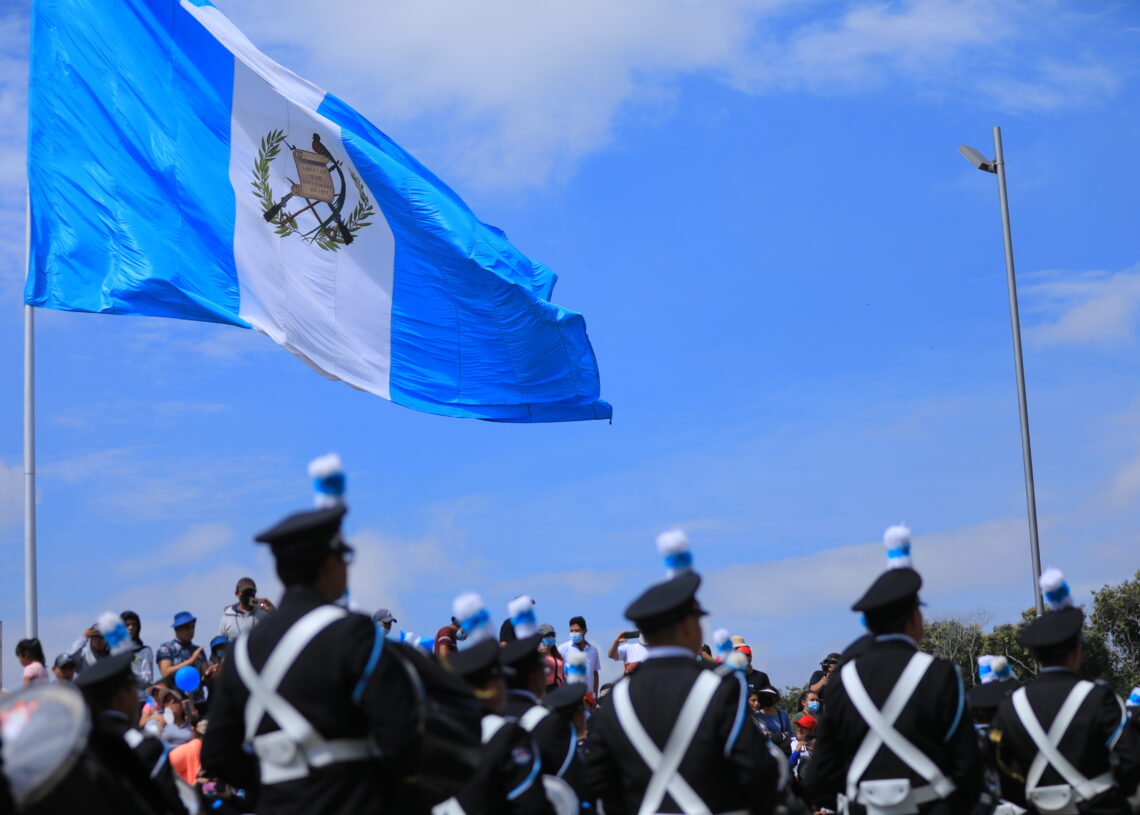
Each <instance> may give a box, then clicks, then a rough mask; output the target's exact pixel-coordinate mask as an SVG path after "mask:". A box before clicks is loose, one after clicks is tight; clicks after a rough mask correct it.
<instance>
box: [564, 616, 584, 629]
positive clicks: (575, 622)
mask: <svg viewBox="0 0 1140 815" xmlns="http://www.w3.org/2000/svg"><path fill="white" fill-rule="evenodd" d="M567 625H580V626H582V630H583V631H589V630H590V629H588V628H587V627H586V618H585V617H582V616H577V617H571V618H570V622H568V623H567Z"/></svg>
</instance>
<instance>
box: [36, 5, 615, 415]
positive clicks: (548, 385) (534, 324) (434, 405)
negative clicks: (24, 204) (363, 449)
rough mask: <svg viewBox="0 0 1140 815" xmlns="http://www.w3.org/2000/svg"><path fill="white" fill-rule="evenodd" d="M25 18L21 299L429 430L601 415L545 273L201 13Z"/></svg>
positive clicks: (209, 11)
mask: <svg viewBox="0 0 1140 815" xmlns="http://www.w3.org/2000/svg"><path fill="white" fill-rule="evenodd" d="M318 5H319V4H318ZM32 17H33V19H32V45H31V84H30V98H29V103H28V110H29V115H28V119H29V123H28V187H29V195H30V221H31V236H30V255H29V270H28V280H27V286H26V290H25V294H24V298H25V302H26V303H28V304H30V305H33V306H42V307H45V308H56V309H65V310H70V311H88V312H98V313H108V314H144V315H152V316H159V317H177V318H181V319H185V320H204V321H208V322H217V323H228V324H231V325H235V326H242V327H247V328H255V329H257V330H258V331H261V332H264V333H265V334H268V335H269V336H270V337H271V338H273V340H274V341H276V342H277V343H279V344H281V345H283V346H285V347H286V348H288V349H289V350H290V351H292V352H293V353H294V354H296V355H297V356H298V357H300V358H301V359H302V360H304V361H305V362H306V363H308V364H309V365H310V366H311V367H313V368H314V369H315V370H317V371H319V372H320V373H321V374H323V375H324V376H327V377H329V378H331V379H339V380H342V381H344V382H347V383H348V384H349V385H352V386H353V387H356V388H360V389H362V390H366V391H369V392H371V393H374V394H376V395H378V396H382V397H384V398H385V399H390V400H392V401H393V402H396V403H398V404H401V405H405V406H407V407H411V408H416V409H417V410H423V411H428V412H430V413H438V414H443V415H446V416H467V417H477V418H481V419H494V420H500V421H518V422H543V421H568V420H575V419H607V418H609V417H610V415H611V409H610V406H609V405H608V404H607V403H605V402H603V401H601V399H600V398H599V383H598V368H597V362H596V360H595V358H594V352H593V349H592V348H591V347H590V341H589V339H588V338H587V336H586V326H585V322H584V321H583V319H582V317H581V315H579V314H576V313H574V312H571V311H567V310H566V309H563V308H559V307H558V306H556V305H554V304H553V303H551V302H550V296H551V292H552V290H553V288H554V282H555V279H556V278H555V275H554V273H553V272H551V271H550V270H549V269H547V268H546V267H545V266H543V265H541V264H539V263H536V262H534V261H532V260H530V259H529V258H527V257H526V256H525V255H523V254H522V252H520V251H519V250H518V249H516V248H515V247H514V246H513V245H511V243H510V242H509V241H508V240H507V238H506V236H505V235H504V234H503V233H502V232H501V231H499V230H498V229H496V228H494V227H492V226H488V225H487V224H484V223H482V222H480V221H479V220H478V219H477V218H476V217H475V215H474V214H472V212H471V210H470V209H468V208H467V206H466V204H464V203H463V201H462V200H460V199H459V197H458V196H457V195H456V194H455V193H454V192H452V191H451V189H450V188H448V187H447V186H446V185H445V184H444V183H443V182H442V181H440V180H439V179H438V178H436V177H435V176H434V175H433V174H432V173H431V172H430V171H428V170H427V169H426V168H425V167H423V166H422V165H421V164H420V163H419V162H418V161H416V160H415V159H414V158H413V157H412V156H410V155H409V154H408V153H406V152H405V151H404V150H402V149H401V148H400V147H399V146H397V145H396V144H395V143H393V142H392V141H391V140H390V139H389V138H388V137H387V136H385V135H384V134H383V133H382V132H381V131H380V130H379V129H377V128H376V127H375V126H374V125H373V124H372V123H370V122H369V121H368V120H366V119H365V118H364V117H363V116H361V115H360V114H359V113H357V112H356V111H355V110H353V109H352V108H351V107H349V106H348V105H347V104H345V103H344V102H342V101H341V100H340V99H338V98H336V97H335V96H333V95H332V94H331V93H326V92H325V91H323V90H321V89H320V88H318V87H316V86H315V85H313V84H312V83H310V82H307V81H306V80H304V79H302V78H300V77H298V76H297V75H296V74H293V73H292V72H290V71H288V70H287V69H285V68H283V67H282V66H280V65H278V64H277V63H275V62H273V61H272V60H271V59H269V58H268V57H266V56H265V55H264V54H262V53H261V52H259V51H258V50H257V49H256V48H254V46H253V45H252V44H251V43H250V41H249V40H248V39H246V37H245V36H244V35H243V34H242V33H241V32H240V31H238V30H237V29H236V28H235V27H234V26H233V24H232V23H230V21H229V20H227V19H226V18H225V17H224V16H223V15H222V14H221V13H220V12H219V11H218V9H216V8H214V7H213V6H212V5H211V4H210V3H209V2H206V0H182V2H181V3H179V2H177V0H36V2H34V3H33V4H32Z"/></svg>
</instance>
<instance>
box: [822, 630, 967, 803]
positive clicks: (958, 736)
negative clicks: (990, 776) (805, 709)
mask: <svg viewBox="0 0 1140 815" xmlns="http://www.w3.org/2000/svg"><path fill="white" fill-rule="evenodd" d="M862 646H863V650H862V651H861V653H858V654H857V655H856V656H854V657H853V660H852V661H853V662H854V664H855V668H856V670H858V672H859V678H860V680H861V681H862V683H863V687H864V688H865V689H866V691H867V695H868V696H869V697H870V698H871V701H872V702H874V703H875V706H876V707H878V708H880V709H881V708H882V706H883V705H884V704H886V701H887V696H889V695H890V692H891V691H892V690H893V689H894V687H895V682H896V681H897V680H898V678H899V675H900V674H901V673H902V672H903V669H904V668H905V667H906V665H907V662H909V660H910V658H911V656H912V655H913V654H914V653H915V646H914V645H913V643H911V642H910V641H909V640H904V639H894V638H890V639H883V638H877V639H875V640H874V641H873V642H872V641H870V640H867V641H864V642H863V643H862ZM894 726H895V729H896V730H897V731H898V732H899V733H901V734H902V735H903V736H905V737H906V739H907V740H908V741H910V743H911V744H913V745H914V746H915V747H917V748H918V749H919V750H921V751H922V752H923V753H925V754H926V755H927V756H929V757H930V758H931V759H932V760H933V761H934V763H935V764H937V765H938V767H939V768H940V769H941V770H942V772H943V773H945V774H946V775H947V776H948V777H949V778H950V779H951V780H952V781H953V782H954V784H955V786H956V787H957V790H956V792H955V793H954V794H953V795H951V796H950V797H949V798H948V799H946V800H944V801H934V802H932V803H929V804H925V805H923V806H922V807H920V811H922V812H923V813H951V812H969V811H970V809H971V807H973V805H974V804H975V803H976V802H977V800H978V796H979V794H980V793H981V789H982V764H981V757H980V755H979V752H978V740H977V737H976V736H975V734H974V728H973V725H972V723H971V720H970V715H969V712H968V711H967V710H966V698H965V691H964V689H963V687H962V678H961V676H960V675H959V674H958V671H957V669H956V668H955V667H954V664H953V663H952V662H950V661H949V660H945V659H940V658H935V660H934V663H933V664H932V665H931V666H930V667H929V668H928V669H927V671H926V674H925V675H924V676H923V678H922V683H921V684H920V685H919V686H918V688H917V689H916V690H915V692H914V695H913V696H911V698H910V701H908V702H907V704H906V706H905V707H904V708H903V710H902V713H901V715H900V716H899V717H898V719H897V720H896V721H895V725H894ZM867 732H868V727H867V725H866V723H865V722H864V721H863V718H862V716H860V715H859V713H858V712H857V711H856V710H855V706H854V705H853V704H852V703H851V699H850V697H849V696H848V695H847V689H846V688H845V687H844V686H843V676H842V673H840V672H836V673H834V674H832V676H831V679H829V680H828V683H827V709H826V712H825V713H824V715H823V717H822V719H821V721H820V723H819V727H818V735H817V737H816V744H815V755H814V756H813V758H812V761H811V763H810V764H809V765H808V766H807V768H806V769H805V772H804V773H803V774H802V775H801V780H802V782H803V787H804V792H805V794H806V796H807V798H808V800H809V801H810V802H811V803H813V804H815V805H816V806H823V807H827V808H829V809H834V808H835V797H836V795H837V794H840V793H845V791H846V787H847V768H848V766H849V765H850V764H851V761H852V759H854V758H855V753H856V752H858V750H859V747H860V745H861V744H862V743H863V737H864V736H866V735H867ZM887 778H908V779H910V781H911V784H912V786H913V787H916V788H917V787H923V786H926V783H927V782H926V781H925V779H923V778H922V776H920V775H919V774H918V773H916V772H915V771H914V770H912V769H910V768H909V767H908V766H907V765H906V764H904V763H903V761H902V760H901V759H899V758H898V757H897V756H896V755H895V754H894V753H893V752H891V751H890V750H889V749H888V748H886V747H884V746H880V747H879V750H878V752H877V753H876V754H875V756H874V758H872V759H871V763H870V765H869V766H868V768H867V772H866V773H864V774H863V777H862V779H860V780H864V781H869V780H878V779H887ZM852 810H853V811H854V812H862V810H863V808H862V807H859V806H856V805H854V804H852Z"/></svg>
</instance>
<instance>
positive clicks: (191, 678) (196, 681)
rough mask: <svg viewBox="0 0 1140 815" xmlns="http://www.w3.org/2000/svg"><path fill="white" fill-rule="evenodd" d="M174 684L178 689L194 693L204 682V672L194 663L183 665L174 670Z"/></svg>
mask: <svg viewBox="0 0 1140 815" xmlns="http://www.w3.org/2000/svg"><path fill="white" fill-rule="evenodd" d="M174 684H175V685H176V686H177V687H178V690H181V691H185V692H186V693H193V692H194V691H196V690H198V686H199V685H201V684H202V674H200V673H198V669H197V668H195V667H194V666H193V665H183V666H182V667H181V668H179V669H178V670H177V671H175V672H174Z"/></svg>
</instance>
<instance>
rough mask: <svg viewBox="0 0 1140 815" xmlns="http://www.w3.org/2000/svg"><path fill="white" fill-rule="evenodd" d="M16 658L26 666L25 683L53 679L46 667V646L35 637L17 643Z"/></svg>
mask: <svg viewBox="0 0 1140 815" xmlns="http://www.w3.org/2000/svg"><path fill="white" fill-rule="evenodd" d="M16 659H18V660H20V664H21V665H23V666H24V685H30V684H32V683H33V682H48V681H50V680H51V675H50V674H49V673H48V672H47V668H46V667H44V663H45V662H46V661H47V660H46V659H45V658H44V647H43V646H42V645H40V641H39V640H38V639H36V638H35V637H32V638H31V639H27V640H20V641H19V642H17V643H16Z"/></svg>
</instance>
